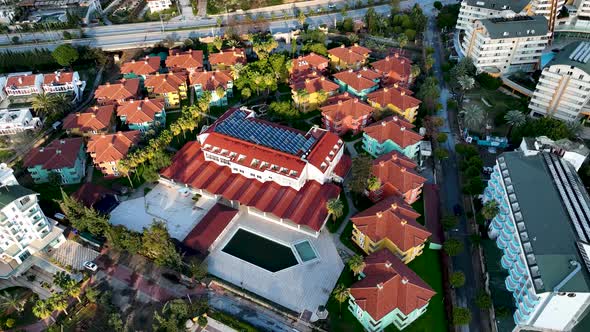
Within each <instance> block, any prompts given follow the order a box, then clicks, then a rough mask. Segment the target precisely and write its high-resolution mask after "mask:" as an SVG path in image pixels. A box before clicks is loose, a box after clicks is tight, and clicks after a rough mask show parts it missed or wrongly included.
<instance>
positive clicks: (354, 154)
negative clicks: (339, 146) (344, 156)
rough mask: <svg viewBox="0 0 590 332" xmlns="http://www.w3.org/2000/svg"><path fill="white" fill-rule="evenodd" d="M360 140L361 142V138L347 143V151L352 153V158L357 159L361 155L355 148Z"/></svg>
mask: <svg viewBox="0 0 590 332" xmlns="http://www.w3.org/2000/svg"><path fill="white" fill-rule="evenodd" d="M360 140H361V138H357V139H355V140H354V141H352V142H345V145H346V149H347V150H348V152H349V153H350V158H355V157H357V156H358V155H359V154H358V152H357V151H356V148H355V147H354V145H355V144H356V142H358V141H360Z"/></svg>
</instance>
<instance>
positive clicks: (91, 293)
mask: <svg viewBox="0 0 590 332" xmlns="http://www.w3.org/2000/svg"><path fill="white" fill-rule="evenodd" d="M99 295H100V292H99V290H98V289H96V288H94V287H90V286H89V287H86V290H85V291H84V296H86V299H87V300H88V302H90V303H96V301H97V300H98V296H99Z"/></svg>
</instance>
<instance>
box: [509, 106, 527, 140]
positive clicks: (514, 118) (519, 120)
mask: <svg viewBox="0 0 590 332" xmlns="http://www.w3.org/2000/svg"><path fill="white" fill-rule="evenodd" d="M504 120H506V123H507V124H508V125H509V126H510V127H509V128H508V133H506V136H508V137H510V134H511V133H512V129H513V128H514V127H517V128H518V127H522V126H524V125H525V123H526V115H524V113H522V112H521V111H518V110H511V111H508V112H506V115H504Z"/></svg>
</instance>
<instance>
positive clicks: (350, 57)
mask: <svg viewBox="0 0 590 332" xmlns="http://www.w3.org/2000/svg"><path fill="white" fill-rule="evenodd" d="M370 53H371V50H369V49H368V48H365V47H362V46H356V45H355V46H350V47H344V45H341V46H340V47H336V48H333V49H330V50H328V54H330V55H333V56H335V57H337V58H338V59H340V61H342V62H345V63H347V64H349V65H353V64H356V63H358V62H364V61H365V60H366V56H367V55H369V54H370Z"/></svg>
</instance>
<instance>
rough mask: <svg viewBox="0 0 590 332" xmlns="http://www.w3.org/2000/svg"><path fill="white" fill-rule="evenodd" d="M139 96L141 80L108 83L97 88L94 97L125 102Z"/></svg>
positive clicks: (133, 79)
mask: <svg viewBox="0 0 590 332" xmlns="http://www.w3.org/2000/svg"><path fill="white" fill-rule="evenodd" d="M138 96H139V79H138V78H132V79H122V80H121V81H118V82H115V83H112V84H111V83H106V84H104V85H100V86H99V87H98V88H96V91H95V92H94V97H95V98H97V99H104V100H124V99H131V98H137V97H138Z"/></svg>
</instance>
